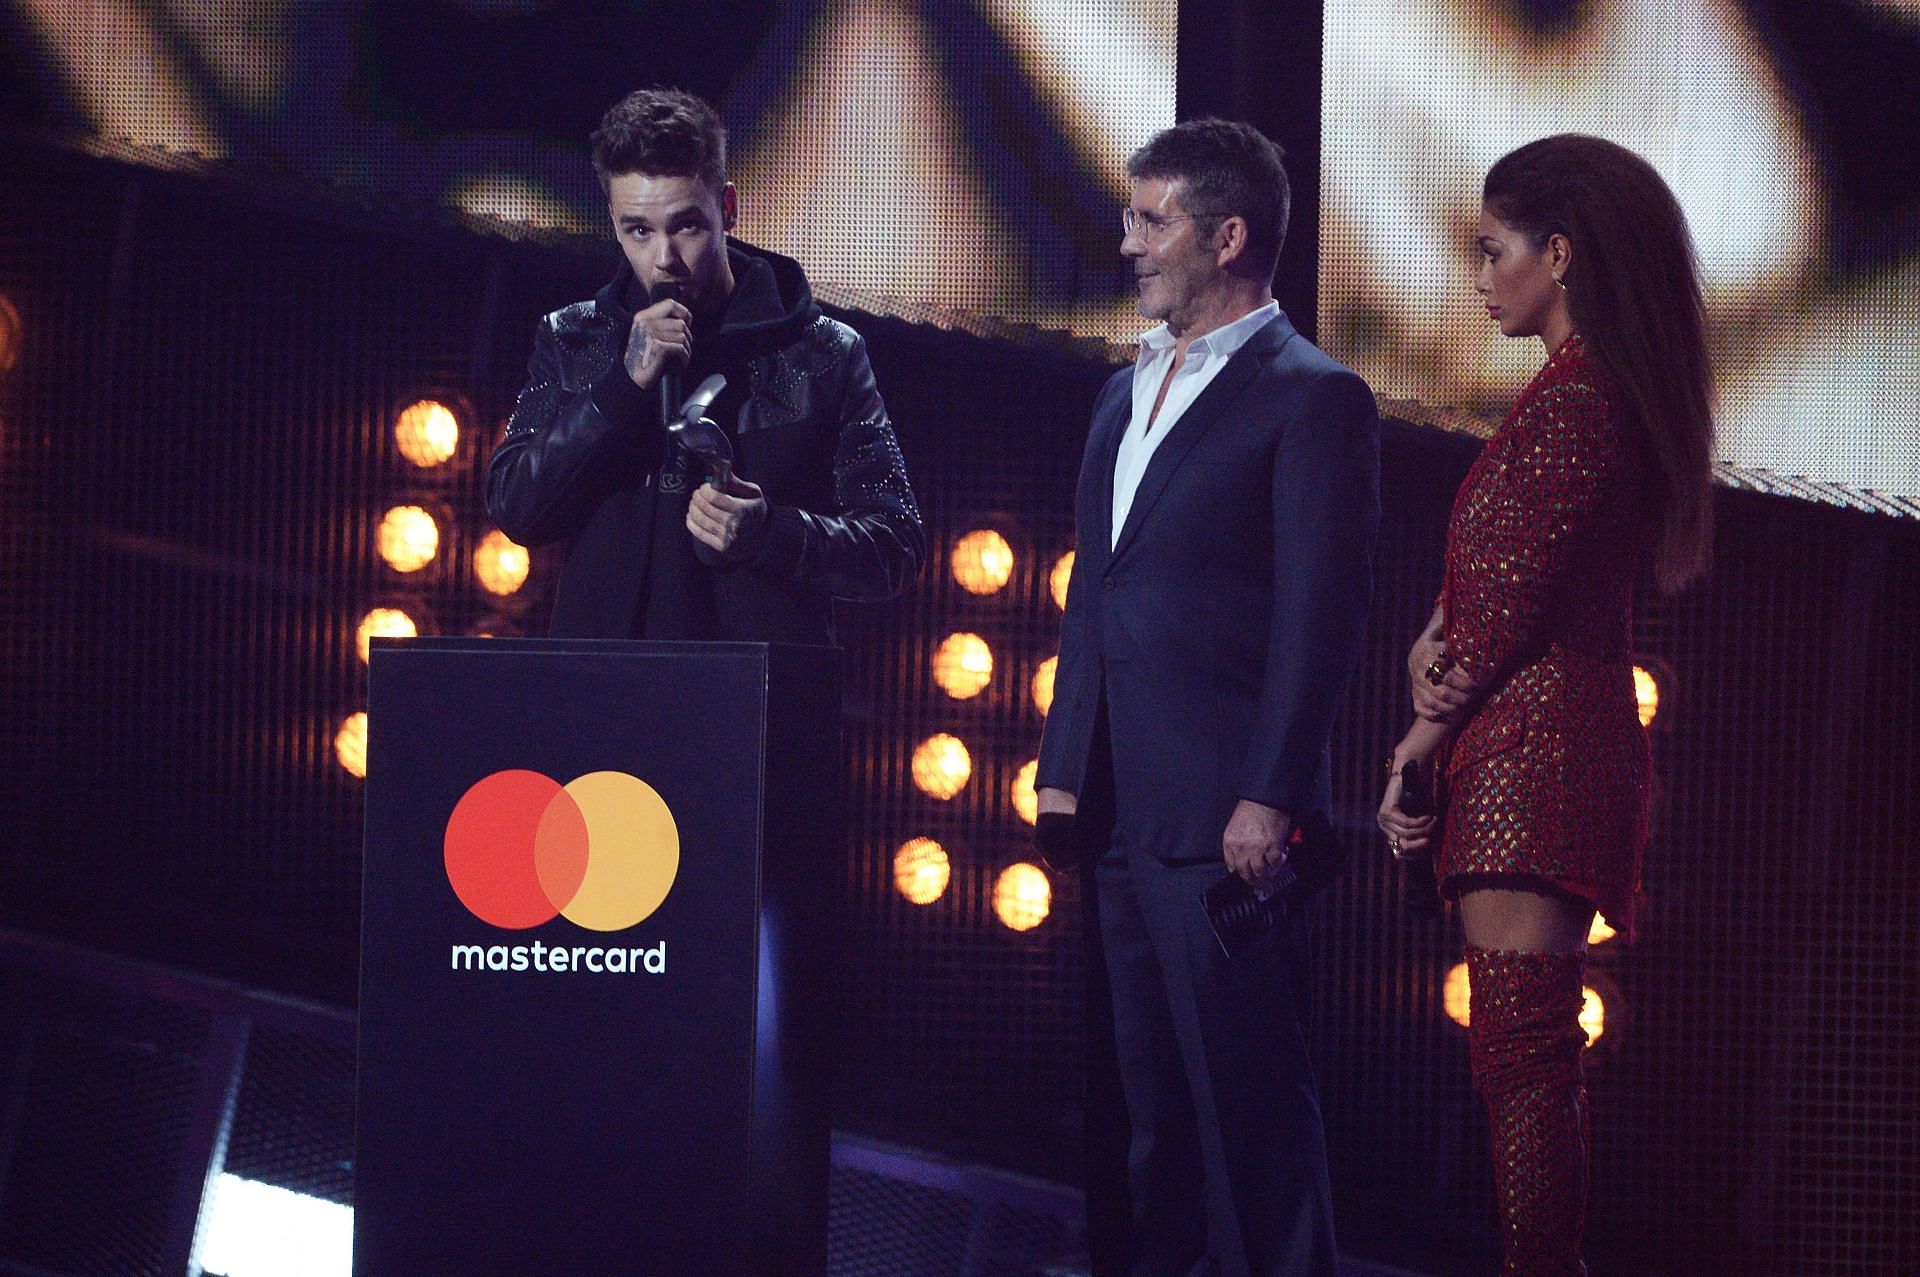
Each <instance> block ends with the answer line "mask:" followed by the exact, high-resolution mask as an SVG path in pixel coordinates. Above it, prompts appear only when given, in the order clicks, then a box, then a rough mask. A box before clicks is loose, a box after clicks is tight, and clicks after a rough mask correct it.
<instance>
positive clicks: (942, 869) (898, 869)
mask: <svg viewBox="0 0 1920 1277" xmlns="http://www.w3.org/2000/svg"><path fill="white" fill-rule="evenodd" d="M952 878H953V864H952V862H951V861H949V860H948V859H947V849H946V848H945V847H942V846H941V845H940V844H939V843H937V842H935V841H934V840H933V839H931V838H909V839H907V841H905V842H903V843H901V844H900V849H899V850H898V851H896V852H894V853H893V885H894V886H895V887H898V888H899V889H900V894H901V895H903V896H905V897H906V898H907V899H908V900H911V901H912V902H913V903H914V904H917V905H930V904H932V903H933V902H934V901H936V900H938V899H939V898H940V897H941V896H944V895H945V894H947V883H948V882H949V881H951V880H952Z"/></svg>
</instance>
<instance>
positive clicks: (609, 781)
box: [555, 772, 680, 931]
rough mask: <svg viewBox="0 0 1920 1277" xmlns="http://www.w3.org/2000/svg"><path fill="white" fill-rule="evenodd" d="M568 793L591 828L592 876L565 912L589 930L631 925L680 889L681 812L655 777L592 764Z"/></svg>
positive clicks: (588, 864)
mask: <svg viewBox="0 0 1920 1277" xmlns="http://www.w3.org/2000/svg"><path fill="white" fill-rule="evenodd" d="M566 793H567V795H568V797H570V798H571V799H572V800H573V804H574V805H575V806H576V807H578V809H579V811H580V814H581V816H582V818H583V823H584V825H585V827H586V828H587V829H588V830H590V831H591V833H590V834H589V835H588V856H587V860H586V875H585V878H584V880H583V881H582V882H581V883H580V887H579V890H578V892H577V893H576V894H574V895H573V896H571V897H570V898H568V899H567V900H566V901H565V902H564V903H562V904H561V905H560V913H561V915H562V916H563V917H565V918H566V920H567V921H568V922H571V923H574V924H575V925H577V926H582V927H585V928H586V929H587V930H589V931H625V930H626V929H627V928H628V927H631V926H633V925H634V924H635V923H638V922H641V921H644V920H645V919H646V918H648V917H650V916H652V914H653V911H654V910H655V909H658V908H659V907H660V905H661V903H662V902H663V901H665V900H666V898H667V893H668V892H669V891H671V890H673V880H674V878H675V876H676V875H678V873H679V872H680V831H679V829H678V828H677V827H676V826H675V825H674V823H673V813H672V812H670V811H668V810H667V804H666V800H665V799H663V798H661V797H660V795H659V794H658V793H657V792H655V790H654V788H653V786H652V785H649V784H647V782H646V781H644V780H641V779H640V778H639V777H637V776H629V775H627V774H626V773H625V772H589V773H588V774H587V775H585V776H582V777H580V778H579V779H577V780H572V781H568V782H567V787H566ZM558 801H559V800H558V799H557V798H556V799H555V802H556V804H557V803H558Z"/></svg>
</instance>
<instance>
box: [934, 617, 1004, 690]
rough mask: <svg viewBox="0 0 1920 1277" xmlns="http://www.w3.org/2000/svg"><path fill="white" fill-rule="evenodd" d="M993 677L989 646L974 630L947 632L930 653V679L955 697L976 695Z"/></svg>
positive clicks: (991, 653) (991, 656) (991, 654)
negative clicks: (931, 656) (960, 632)
mask: <svg viewBox="0 0 1920 1277" xmlns="http://www.w3.org/2000/svg"><path fill="white" fill-rule="evenodd" d="M992 679H993V650H992V649H991V648H989V647H988V646H987V641H986V640H985V639H983V638H981V637H980V636H979V635H978V634H964V633H962V634H949V635H947V637H946V638H945V639H943V640H941V643H940V646H939V647H938V648H937V649H936V650H935V651H934V653H933V681H934V682H936V683H938V684H939V685H940V690H941V691H943V692H945V693H946V694H947V695H949V696H951V697H953V699H955V700H956V701H964V700H966V699H967V698H968V697H971V696H978V695H979V694H980V693H981V691H982V690H983V689H984V688H985V687H986V685H987V684H988V683H989V682H991V681H992Z"/></svg>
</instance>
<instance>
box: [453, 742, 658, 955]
mask: <svg viewBox="0 0 1920 1277" xmlns="http://www.w3.org/2000/svg"><path fill="white" fill-rule="evenodd" d="M446 860H447V881H448V882H449V883H450V884H452V886H453V894H454V895H456V896H458V897H459V898H460V903H461V904H463V905H465V906H466V907H467V910H468V912H470V913H471V914H473V916H474V917H476V918H478V919H480V921H482V922H488V923H492V924H493V925H494V926H496V927H505V928H507V929H509V930H515V931H518V930H522V929H524V928H527V927H537V926H539V925H540V924H541V923H543V922H551V921H553V919H555V918H556V917H559V918H565V919H566V920H567V921H569V922H571V923H573V924H575V925H576V926H580V927H585V928H586V929H587V930H589V931H624V930H625V929H626V928H628V927H631V926H633V925H634V924H635V923H638V922H641V921H644V920H645V919H646V918H648V917H650V916H651V915H652V914H653V911H654V910H656V909H658V908H659V907H660V905H661V902H662V901H664V900H665V899H666V898H667V893H668V892H669V891H671V890H673V880H674V876H675V875H676V874H678V873H679V871H680V830H679V827H678V826H676V825H675V824H674V823H673V813H672V812H671V811H669V810H667V804H666V800H665V799H663V798H661V797H660V795H659V794H658V793H657V792H656V791H655V790H654V788H653V786H652V785H649V784H647V782H646V781H644V780H641V779H640V778H639V777H637V776H629V775H627V774H626V773H625V772H589V773H588V774H587V775H585V776H582V777H580V778H579V779H578V780H570V781H568V782H567V783H566V784H564V785H562V784H560V783H559V782H558V781H556V780H553V779H551V778H550V777H547V776H542V775H541V774H540V773H539V772H532V771H502V772H495V773H493V774H492V775H491V776H486V777H482V778H481V779H480V780H478V781H476V782H474V784H473V787H472V788H470V789H468V790H467V792H466V793H465V794H462V795H461V797H460V801H459V802H458V803H457V804H455V806H454V809H453V814H452V815H451V816H449V817H448V818H447V838H446Z"/></svg>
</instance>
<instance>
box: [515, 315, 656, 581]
mask: <svg viewBox="0 0 1920 1277" xmlns="http://www.w3.org/2000/svg"><path fill="white" fill-rule="evenodd" d="M572 309H575V308H571V307H570V308H569V310H572ZM570 318H572V319H575V320H576V321H577V317H573V316H569V311H558V312H556V313H554V314H552V315H549V316H547V317H546V318H545V319H543V320H541V321H540V325H539V327H538V329H537V330H536V331H535V333H534V339H533V356H532V358H531V359H530V360H529V361H528V365H527V384H526V386H525V388H523V389H522V390H521V391H520V397H519V399H518V400H517V401H516V402H515V403H514V406H513V416H512V417H511V418H510V419H509V420H508V422H507V433H506V438H504V439H503V440H501V442H500V446H499V447H498V448H496V449H495V450H494V454H493V458H492V460H491V461H489V462H488V463H487V513H488V514H489V515H491V516H492V517H493V521H494V522H495V523H496V524H498V525H499V527H500V530H501V531H502V532H505V533H506V534H507V535H508V536H510V537H512V538H513V539H514V540H515V541H517V542H519V543H520V544H521V545H527V546H538V545H546V544H548V543H549V542H553V541H558V540H561V539H562V538H564V537H568V536H571V535H573V534H574V533H575V532H578V531H579V530H580V529H581V527H583V526H584V525H585V524H586V522H587V520H588V519H590V518H591V517H593V512H594V511H595V510H596V509H598V508H599V506H600V503H601V502H602V501H604V500H606V498H607V496H608V494H609V493H611V492H613V491H614V490H615V489H616V488H618V487H621V486H623V485H625V484H629V483H634V482H638V481H640V480H641V478H642V477H643V476H645V475H648V474H651V473H653V472H654V471H655V470H658V469H659V467H660V462H661V460H662V458H663V457H664V456H665V455H666V442H667V440H666V432H665V431H664V430H663V429H662V428H661V426H660V424H659V420H658V414H657V413H654V412H650V411H648V408H649V405H648V403H647V395H646V392H645V391H643V390H641V389H640V388H639V387H638V386H636V385H634V384H633V381H632V379H630V378H629V377H628V376H627V372H626V369H625V367H624V366H623V365H622V364H621V362H620V359H619V357H618V351H617V350H613V349H612V348H611V346H610V345H609V342H610V336H609V334H607V333H606V332H604V331H600V330H599V329H597V328H582V327H581V326H580V325H579V324H578V323H577V322H574V323H569V322H568V321H569V319H570Z"/></svg>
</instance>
